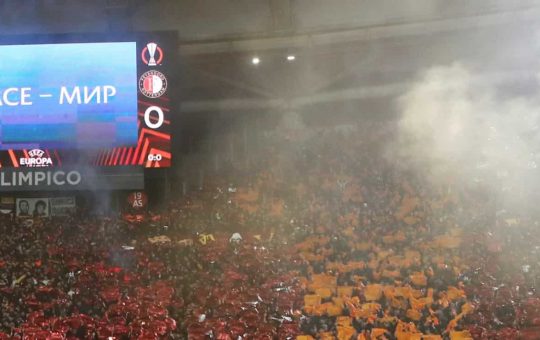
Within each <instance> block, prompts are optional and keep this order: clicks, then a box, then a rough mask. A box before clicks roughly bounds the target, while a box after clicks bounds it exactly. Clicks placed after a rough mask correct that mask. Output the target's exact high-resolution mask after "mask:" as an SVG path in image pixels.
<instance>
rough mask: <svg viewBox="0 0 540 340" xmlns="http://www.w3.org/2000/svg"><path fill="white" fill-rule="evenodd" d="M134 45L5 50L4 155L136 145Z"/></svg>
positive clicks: (0, 56)
mask: <svg viewBox="0 0 540 340" xmlns="http://www.w3.org/2000/svg"><path fill="white" fill-rule="evenodd" d="M136 51H137V46H136V43H135V42H121V43H82V44H54V45H53V44H50V45H48V44H45V45H10V46H0V150H7V149H26V148H28V149H31V148H35V147H39V148H42V149H46V148H65V149H67V148H69V149H97V148H103V147H118V146H134V145H136V144H137V137H138V131H137V60H136V57H137V52H136Z"/></svg>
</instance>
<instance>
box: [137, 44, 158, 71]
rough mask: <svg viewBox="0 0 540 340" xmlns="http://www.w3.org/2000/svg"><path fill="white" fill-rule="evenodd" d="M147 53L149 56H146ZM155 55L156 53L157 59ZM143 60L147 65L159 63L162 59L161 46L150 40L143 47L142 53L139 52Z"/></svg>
mask: <svg viewBox="0 0 540 340" xmlns="http://www.w3.org/2000/svg"><path fill="white" fill-rule="evenodd" d="M147 55H148V56H149V57H150V58H147ZM156 55H157V61H156ZM141 57H142V60H143V62H144V63H145V64H146V65H148V66H156V65H159V64H161V61H162V60H163V50H162V49H161V47H159V46H158V44H156V43H154V42H151V43H148V44H146V46H145V47H144V49H143V51H142V54H141Z"/></svg>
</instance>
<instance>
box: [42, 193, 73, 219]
mask: <svg viewBox="0 0 540 340" xmlns="http://www.w3.org/2000/svg"><path fill="white" fill-rule="evenodd" d="M49 202H50V206H51V216H69V215H71V214H73V213H75V211H76V208H77V205H76V204H75V197H54V198H51V199H50V200H49Z"/></svg>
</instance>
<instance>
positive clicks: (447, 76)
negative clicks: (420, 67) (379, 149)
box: [391, 63, 540, 204]
mask: <svg viewBox="0 0 540 340" xmlns="http://www.w3.org/2000/svg"><path fill="white" fill-rule="evenodd" d="M482 79H485V78H482V77H478V76H477V75H475V74H474V70H471V69H468V68H467V67H465V66H463V65H460V64H457V63H456V64H453V65H450V66H442V67H435V68H432V69H430V70H428V71H427V72H425V74H423V75H422V76H421V77H420V79H419V80H418V81H417V82H416V83H415V84H414V85H413V86H411V88H410V89H409V90H408V91H407V92H406V93H405V94H404V95H403V96H401V97H400V98H399V100H398V104H399V109H400V111H401V119H400V121H399V125H398V126H399V127H398V138H397V143H396V144H395V145H393V147H392V148H391V149H392V153H391V156H392V157H395V156H396V152H397V159H399V161H400V162H401V163H402V164H405V165H406V166H408V167H412V168H413V169H415V170H417V171H421V172H422V174H423V175H425V176H426V177H428V178H429V179H431V180H432V181H435V182H441V183H442V181H444V180H445V179H447V178H454V179H456V180H457V182H459V183H461V184H464V185H474V184H475V183H476V184H478V183H481V184H482V185H483V186H485V187H487V188H489V189H491V190H493V192H497V193H498V194H499V196H500V197H499V198H500V199H502V201H503V202H505V204H506V203H509V204H510V203H517V204H522V203H523V201H522V200H523V199H525V198H528V197H530V194H532V193H535V192H536V191H537V190H536V188H537V187H538V184H539V183H540V177H538V174H539V172H538V169H537V166H538V164H539V162H540V160H539V159H538V150H539V149H540V148H539V145H540V140H539V130H538V124H539V118H540V105H539V103H540V100H539V99H540V98H539V97H538V96H532V97H510V98H508V96H503V94H502V93H501V92H500V89H499V88H497V85H496V84H493V83H488V82H486V81H485V80H484V81H483V80H482Z"/></svg>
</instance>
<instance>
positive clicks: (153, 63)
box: [146, 43, 157, 66]
mask: <svg viewBox="0 0 540 340" xmlns="http://www.w3.org/2000/svg"><path fill="white" fill-rule="evenodd" d="M146 47H147V48H148V54H150V59H149V60H148V66H156V48H157V44H156V43H149V44H147V45H146Z"/></svg>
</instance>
